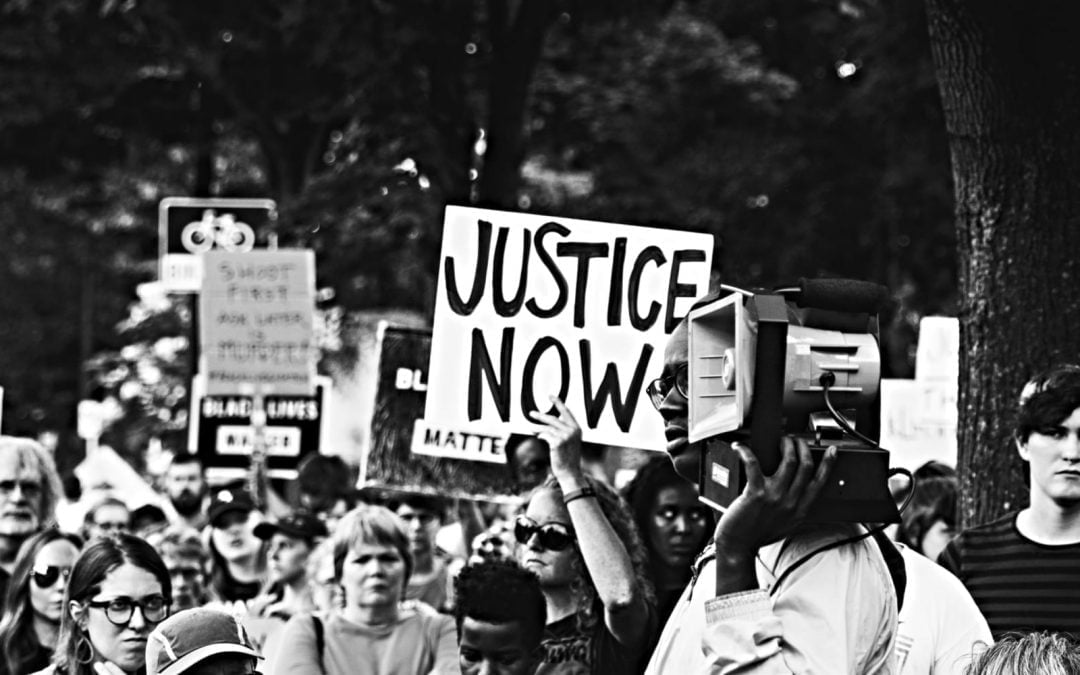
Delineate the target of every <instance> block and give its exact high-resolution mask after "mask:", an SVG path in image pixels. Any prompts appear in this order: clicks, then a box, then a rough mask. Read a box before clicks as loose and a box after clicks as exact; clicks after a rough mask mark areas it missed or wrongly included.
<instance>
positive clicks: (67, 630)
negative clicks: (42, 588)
mask: <svg viewBox="0 0 1080 675" xmlns="http://www.w3.org/2000/svg"><path fill="white" fill-rule="evenodd" d="M171 599H172V581H171V578H170V577H169V571H168V569H167V568H166V567H165V563H164V562H162V560H161V557H160V556H158V554H157V552H156V551H154V549H153V548H151V546H150V544H147V543H146V542H145V541H143V540H142V539H139V538H138V537H135V536H132V535H130V534H115V535H109V536H106V537H104V538H102V539H98V540H96V541H94V542H93V543H91V544H89V545H87V547H86V549H85V550H83V552H82V554H81V555H79V558H78V559H77V560H76V561H75V565H74V566H73V567H72V568H71V576H70V577H69V578H68V586H67V592H66V593H65V594H64V616H63V619H61V622H60V636H59V639H58V640H57V643H56V654H55V656H54V657H53V665H52V666H50V667H49V668H47V669H46V670H43V671H40V674H41V675H46V674H48V675H98V674H99V673H109V674H110V675H112V674H116V675H134V674H136V673H139V674H141V673H144V672H145V668H144V665H145V664H146V640H147V637H148V636H149V635H150V631H152V630H153V629H154V628H155V627H156V626H157V625H158V623H160V622H161V621H162V620H164V619H165V617H166V616H168V615H169V603H170V602H171Z"/></svg>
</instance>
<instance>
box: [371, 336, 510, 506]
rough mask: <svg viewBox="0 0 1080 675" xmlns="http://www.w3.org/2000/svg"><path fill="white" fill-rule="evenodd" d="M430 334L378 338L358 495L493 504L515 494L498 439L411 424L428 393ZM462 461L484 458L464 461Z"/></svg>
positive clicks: (501, 441)
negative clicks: (387, 492) (374, 491)
mask: <svg viewBox="0 0 1080 675" xmlns="http://www.w3.org/2000/svg"><path fill="white" fill-rule="evenodd" d="M430 351H431V331H429V330H425V329H417V328H403V327H398V326H392V325H390V324H387V323H382V324H380V325H379V330H378V354H379V357H378V358H379V365H378V370H377V372H378V384H377V386H376V393H375V406H374V413H373V415H372V421H371V434H370V443H369V448H368V451H367V453H366V454H365V456H364V458H363V460H362V462H361V466H360V481H359V486H360V487H379V488H389V489H393V490H399V491H408V492H419V493H426V494H437V495H444V496H455V497H464V498H472V499H488V500H492V499H494V500H499V499H504V498H506V497H507V496H508V495H511V494H512V493H513V492H514V490H515V488H514V485H513V483H512V477H511V473H510V469H509V468H508V467H507V466H506V463H505V457H504V454H503V453H504V452H505V438H504V437H502V436H500V435H498V434H487V435H484V434H480V435H477V434H470V433H462V432H461V430H459V429H456V428H454V427H434V426H430V425H426V424H424V423H423V422H422V421H418V420H419V418H420V417H421V415H422V414H423V412H424V401H425V398H426V396H427V393H428V386H427V373H428V361H429V354H430ZM469 453H473V454H483V455H485V457H486V458H485V459H484V460H483V461H470V460H473V459H475V457H470V456H468V455H469Z"/></svg>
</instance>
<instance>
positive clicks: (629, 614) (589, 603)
mask: <svg viewBox="0 0 1080 675" xmlns="http://www.w3.org/2000/svg"><path fill="white" fill-rule="evenodd" d="M551 400H552V403H553V404H554V405H555V409H556V411H557V412H558V415H550V414H546V413H540V412H534V413H533V414H532V418H533V420H535V421H536V422H538V423H540V424H541V425H542V428H541V430H540V432H539V433H538V434H537V436H538V437H539V438H540V439H542V440H544V441H547V443H548V446H549V447H550V448H551V473H552V475H551V477H549V478H548V479H547V480H546V481H545V482H544V483H543V484H542V485H541V486H540V487H539V488H537V489H536V491H535V492H533V494H532V495H531V497H530V498H529V501H528V504H527V505H526V508H525V513H524V514H523V515H522V516H520V517H519V518H518V519H517V521H516V522H515V528H514V536H515V538H516V539H517V541H518V543H519V547H518V561H519V562H520V563H521V564H522V566H523V567H525V568H526V569H528V570H531V571H532V572H534V573H535V574H536V575H537V577H539V579H540V587H541V589H542V590H543V592H544V600H545V601H546V603H547V620H548V624H547V626H546V629H545V631H544V640H543V643H542V648H543V651H544V654H543V657H542V662H541V664H540V666H539V668H538V669H537V671H536V672H537V674H543V675H548V674H551V673H575V674H577V673H583V672H588V673H626V674H628V675H632V674H633V673H639V672H641V670H642V668H643V666H644V665H645V664H644V657H647V656H648V654H649V650H650V648H651V647H652V644H653V639H654V637H655V633H656V626H657V623H656V612H655V609H654V600H653V592H652V585H651V584H650V583H649V580H648V577H647V574H646V560H645V550H644V548H643V546H642V544H641V538H640V537H639V536H638V532H637V528H636V527H635V525H634V521H633V517H632V516H631V514H630V510H629V508H628V507H627V506H626V503H625V502H623V501H622V499H621V498H620V497H619V496H618V495H617V494H615V492H614V491H613V490H612V489H611V488H609V487H608V486H606V485H605V484H603V483H601V482H599V481H597V480H595V479H593V478H592V477H590V476H587V475H586V474H585V473H584V471H583V470H582V468H581V428H580V427H579V426H578V424H577V421H576V420H575V419H574V416H573V415H572V414H571V413H570V410H569V409H567V407H566V406H565V405H564V404H563V402H562V401H560V400H559V399H558V398H555V397H552V399H551Z"/></svg>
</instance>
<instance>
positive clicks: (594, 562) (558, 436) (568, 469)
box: [532, 396, 651, 647]
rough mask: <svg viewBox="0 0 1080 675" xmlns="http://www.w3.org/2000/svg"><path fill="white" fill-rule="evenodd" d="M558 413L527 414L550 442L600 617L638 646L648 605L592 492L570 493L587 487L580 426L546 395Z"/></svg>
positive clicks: (617, 635) (626, 642)
mask: <svg viewBox="0 0 1080 675" xmlns="http://www.w3.org/2000/svg"><path fill="white" fill-rule="evenodd" d="M551 400H552V403H554V405H555V407H556V409H557V410H558V412H559V414H558V416H554V415H548V414H545V413H541V412H534V413H532V418H533V419H534V420H535V421H537V422H539V423H540V424H542V425H543V428H542V430H541V431H540V432H539V434H538V436H539V437H540V438H541V439H542V440H544V441H547V443H548V446H550V448H551V473H552V475H553V476H555V479H556V480H557V481H558V482H559V488H560V489H561V490H562V493H563V496H564V498H565V497H566V496H567V495H569V496H571V499H570V500H568V502H567V504H566V509H567V511H569V513H570V521H571V524H572V525H573V526H574V532H575V533H576V535H577V541H578V547H579V549H580V551H581V557H582V558H583V559H584V561H585V566H586V567H587V568H588V569H589V576H590V577H591V578H592V581H593V584H594V585H595V587H596V592H597V595H598V596H599V597H600V601H601V602H602V603H603V604H604V622H605V624H606V625H607V627H608V630H609V631H611V634H612V635H613V636H614V637H615V639H616V640H618V641H619V643H621V644H623V645H625V646H628V647H636V646H641V643H642V641H643V640H646V639H647V638H648V637H649V635H648V633H649V631H650V624H651V622H650V609H649V606H648V603H647V602H646V600H645V594H644V592H643V590H642V589H641V588H640V586H639V584H638V581H637V577H636V575H635V574H634V565H633V562H632V561H631V559H630V554H629V552H627V550H626V547H625V546H624V545H623V542H622V541H621V540H620V539H619V536H618V535H617V534H616V533H615V529H614V528H613V527H612V526H611V523H609V522H608V520H607V518H606V517H605V516H604V513H603V511H602V510H601V509H600V504H599V502H598V501H597V498H596V497H595V496H587V497H582V498H573V495H574V494H575V493H578V491H580V490H586V491H587V492H588V491H591V490H592V488H591V486H590V485H589V483H588V482H587V481H586V479H585V475H584V472H583V471H582V468H581V427H580V426H579V425H578V423H577V420H575V419H574V416H573V414H572V413H571V412H570V410H569V409H568V408H567V407H566V405H565V404H564V403H563V402H562V401H561V400H559V399H558V398H557V397H554V396H553V397H551Z"/></svg>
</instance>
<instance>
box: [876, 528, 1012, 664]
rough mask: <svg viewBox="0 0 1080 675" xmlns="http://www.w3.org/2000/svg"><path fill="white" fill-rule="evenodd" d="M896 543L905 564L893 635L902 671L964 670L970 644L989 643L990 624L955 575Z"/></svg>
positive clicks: (970, 649) (970, 647)
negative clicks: (903, 588)
mask: <svg viewBox="0 0 1080 675" xmlns="http://www.w3.org/2000/svg"><path fill="white" fill-rule="evenodd" d="M896 547H897V548H898V549H900V552H901V553H902V554H903V556H904V567H905V568H906V569H907V590H906V591H905V592H904V606H903V607H902V608H901V609H900V625H899V627H898V628H897V635H896V662H897V663H898V664H899V665H900V675H950V674H953V673H955V674H957V675H959V674H961V673H963V672H964V668H965V667H966V666H967V664H968V663H970V662H971V654H972V648H973V647H975V646H977V645H978V644H979V643H985V644H986V645H990V644H993V638H992V637H991V635H990V626H989V625H987V623H986V619H984V618H983V615H982V614H981V613H980V612H979V608H978V607H977V606H976V605H975V601H974V600H972V599H971V594H970V593H968V591H967V589H966V588H964V584H963V583H961V581H960V580H959V579H957V578H956V577H955V576H953V575H952V574H951V573H950V572H949V571H948V570H947V569H945V568H944V567H942V566H940V565H938V564H937V563H935V562H934V561H932V560H930V559H929V558H927V557H925V556H923V555H920V554H918V553H916V552H915V551H912V550H911V549H910V548H908V547H906V546H904V545H903V544H896Z"/></svg>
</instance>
